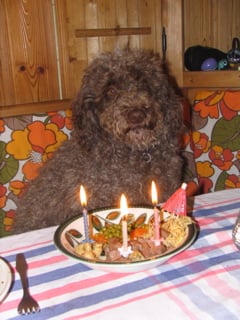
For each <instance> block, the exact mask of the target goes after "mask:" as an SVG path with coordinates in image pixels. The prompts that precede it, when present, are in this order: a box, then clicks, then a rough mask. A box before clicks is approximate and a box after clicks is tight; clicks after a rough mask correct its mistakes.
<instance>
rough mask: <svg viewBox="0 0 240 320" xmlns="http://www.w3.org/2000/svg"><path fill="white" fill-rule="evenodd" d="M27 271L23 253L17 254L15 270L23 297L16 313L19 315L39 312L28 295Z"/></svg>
mask: <svg viewBox="0 0 240 320" xmlns="http://www.w3.org/2000/svg"><path fill="white" fill-rule="evenodd" d="M27 269H28V265H27V262H26V259H25V256H24V254H23V253H19V254H17V256H16V270H17V272H18V273H19V275H20V278H21V282H22V288H23V297H22V300H21V301H20V302H19V305H18V313H20V314H29V313H34V312H37V311H40V308H39V305H38V303H37V301H36V300H35V299H33V297H32V296H31V295H30V292H29V284H28V278H27Z"/></svg>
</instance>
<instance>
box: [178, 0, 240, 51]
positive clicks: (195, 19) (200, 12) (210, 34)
mask: <svg viewBox="0 0 240 320" xmlns="http://www.w3.org/2000/svg"><path fill="white" fill-rule="evenodd" d="M239 13H240V0H197V1H196V0H194V1H193V0H184V48H185V49H186V48H188V47H190V46H193V45H203V46H209V47H214V48H218V49H220V50H222V51H224V52H227V51H228V50H230V49H231V45H232V38H234V37H238V38H239V37H240V19H239Z"/></svg>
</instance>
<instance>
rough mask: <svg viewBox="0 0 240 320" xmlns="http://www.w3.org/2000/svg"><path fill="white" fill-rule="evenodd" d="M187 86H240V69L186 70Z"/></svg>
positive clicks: (184, 77)
mask: <svg viewBox="0 0 240 320" xmlns="http://www.w3.org/2000/svg"><path fill="white" fill-rule="evenodd" d="M183 86H184V87H185V88H216V87H219V88H240V71H230V70H229V71H205V72H204V71H199V72H198V71H185V72H183Z"/></svg>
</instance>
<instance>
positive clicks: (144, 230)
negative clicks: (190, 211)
mask: <svg viewBox="0 0 240 320" xmlns="http://www.w3.org/2000/svg"><path fill="white" fill-rule="evenodd" d="M162 216H163V214H162ZM143 217H144V218H143ZM164 217H165V218H164V219H163V218H162V219H161V221H160V237H161V239H160V240H161V241H160V244H159V245H157V244H155V241H154V227H155V226H154V217H153V216H151V217H150V218H149V219H148V221H146V217H145V216H144V214H143V215H142V216H141V217H138V218H136V219H135V217H134V215H133V214H129V215H128V216H127V221H128V223H127V231H128V239H127V245H128V247H129V248H130V249H131V250H130V251H129V254H128V255H126V256H124V255H122V251H121V248H122V247H123V239H122V223H121V222H122V220H120V221H119V222H118V223H113V222H110V221H109V222H108V221H107V220H106V219H105V224H104V225H101V224H100V222H99V221H98V227H97V228H96V229H97V231H96V232H95V233H94V234H93V236H92V239H91V240H92V242H89V243H88V242H87V243H86V242H81V243H80V244H78V245H76V246H75V249H74V250H75V253H76V255H78V256H80V257H82V258H83V259H87V260H93V261H101V262H111V263H113V262H127V263H129V262H133V261H143V260H147V259H153V258H156V257H158V256H161V255H163V254H166V253H168V252H171V251H173V250H175V249H176V248H178V247H179V246H180V245H181V244H182V243H184V241H185V239H186V237H187V235H188V225H189V224H192V223H193V221H192V219H191V218H190V217H188V216H178V215H175V214H172V213H168V212H164ZM94 218H96V217H94Z"/></svg>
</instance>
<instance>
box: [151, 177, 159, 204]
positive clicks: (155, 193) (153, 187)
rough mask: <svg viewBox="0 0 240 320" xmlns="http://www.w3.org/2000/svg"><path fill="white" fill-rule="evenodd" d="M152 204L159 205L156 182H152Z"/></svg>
mask: <svg viewBox="0 0 240 320" xmlns="http://www.w3.org/2000/svg"><path fill="white" fill-rule="evenodd" d="M152 203H153V204H154V205H156V204H157V203H158V195H157V188H156V184H155V182H154V181H152Z"/></svg>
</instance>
